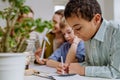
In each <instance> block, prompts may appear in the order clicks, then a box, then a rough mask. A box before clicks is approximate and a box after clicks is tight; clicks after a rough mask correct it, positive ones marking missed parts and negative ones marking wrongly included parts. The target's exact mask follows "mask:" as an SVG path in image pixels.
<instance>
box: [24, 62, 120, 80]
mask: <svg viewBox="0 0 120 80" xmlns="http://www.w3.org/2000/svg"><path fill="white" fill-rule="evenodd" d="M30 68H32V69H36V70H38V71H40V72H45V73H53V74H55V72H56V69H54V68H51V67H47V66H45V65H41V66H40V65H35V64H31V65H30ZM24 80H50V79H46V78H41V77H37V76H25V78H24ZM78 80H79V79H78ZM82 80H120V79H104V78H93V77H84V76H82Z"/></svg>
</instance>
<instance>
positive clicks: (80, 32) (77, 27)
mask: <svg viewBox="0 0 120 80" xmlns="http://www.w3.org/2000/svg"><path fill="white" fill-rule="evenodd" d="M66 21H67V22H68V24H69V25H70V26H71V27H72V29H73V30H74V33H75V35H77V36H78V37H79V38H81V39H83V40H84V41H87V40H89V39H91V38H92V37H93V36H94V35H95V33H96V32H97V30H98V23H99V22H98V21H97V22H96V19H94V18H93V19H92V20H91V21H87V20H85V19H83V18H78V17H77V16H72V17H68V18H67V19H66Z"/></svg>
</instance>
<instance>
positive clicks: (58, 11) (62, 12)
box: [55, 9, 64, 17]
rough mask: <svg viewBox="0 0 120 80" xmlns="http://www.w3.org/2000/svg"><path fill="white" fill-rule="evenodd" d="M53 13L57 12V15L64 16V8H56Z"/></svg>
mask: <svg viewBox="0 0 120 80" xmlns="http://www.w3.org/2000/svg"><path fill="white" fill-rule="evenodd" d="M55 14H58V15H60V16H61V17H63V16H64V9H60V10H57V11H56V12H55Z"/></svg>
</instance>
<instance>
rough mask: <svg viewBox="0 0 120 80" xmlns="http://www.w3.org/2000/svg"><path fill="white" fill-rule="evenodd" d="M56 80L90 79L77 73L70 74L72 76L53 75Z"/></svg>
mask: <svg viewBox="0 0 120 80" xmlns="http://www.w3.org/2000/svg"><path fill="white" fill-rule="evenodd" d="M52 77H53V79H54V80H88V79H85V78H83V77H82V76H80V75H78V74H76V75H70V76H58V75H57V76H52Z"/></svg>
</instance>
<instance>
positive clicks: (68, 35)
mask: <svg viewBox="0 0 120 80" xmlns="http://www.w3.org/2000/svg"><path fill="white" fill-rule="evenodd" d="M61 31H62V33H63V35H64V37H65V40H66V41H67V42H69V43H70V44H71V43H72V42H73V40H74V37H75V35H74V31H73V30H72V28H71V27H70V26H66V27H65V28H63V29H61Z"/></svg>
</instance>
